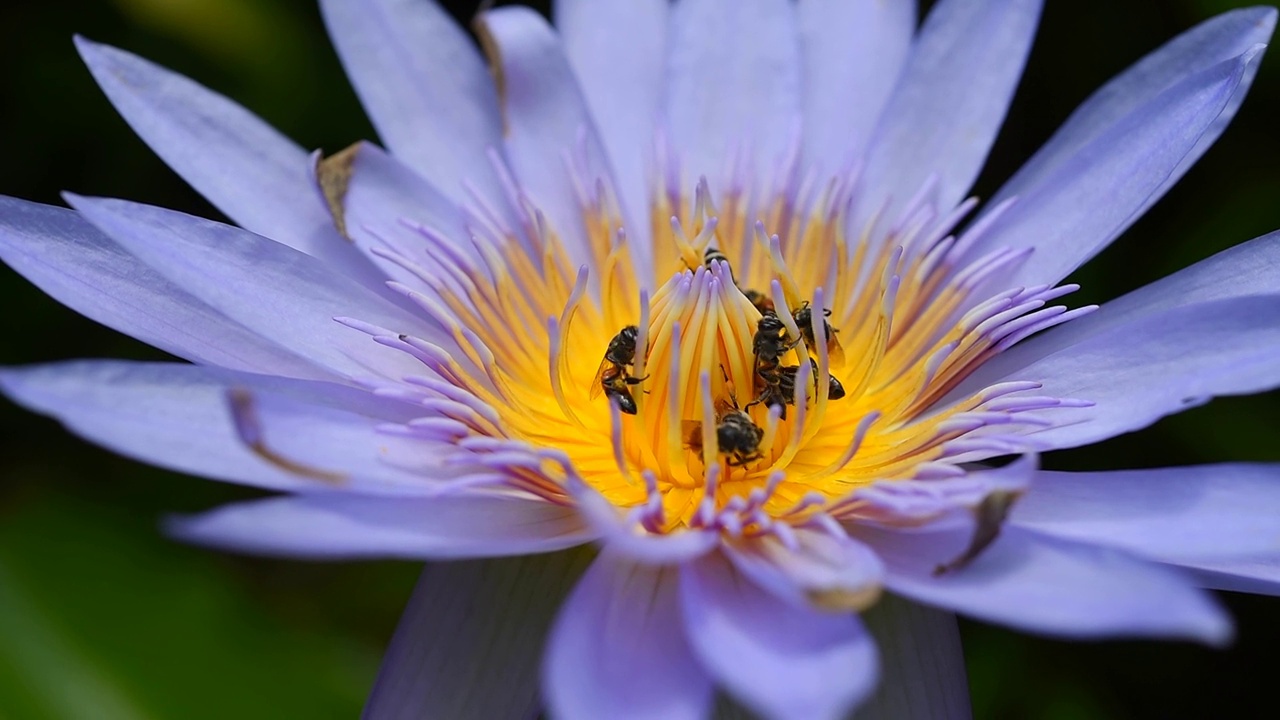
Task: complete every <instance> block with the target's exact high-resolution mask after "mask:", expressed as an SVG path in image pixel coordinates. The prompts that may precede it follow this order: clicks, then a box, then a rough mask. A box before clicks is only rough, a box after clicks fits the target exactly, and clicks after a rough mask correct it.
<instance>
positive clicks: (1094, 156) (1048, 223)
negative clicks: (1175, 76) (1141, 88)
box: [969, 45, 1264, 287]
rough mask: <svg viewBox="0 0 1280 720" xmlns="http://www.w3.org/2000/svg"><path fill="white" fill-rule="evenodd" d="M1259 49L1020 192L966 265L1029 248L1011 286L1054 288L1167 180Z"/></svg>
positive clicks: (1110, 131)
mask: <svg viewBox="0 0 1280 720" xmlns="http://www.w3.org/2000/svg"><path fill="white" fill-rule="evenodd" d="M1263 47H1264V46H1262V45H1254V46H1253V47H1251V48H1249V49H1246V50H1245V51H1244V52H1242V53H1241V54H1239V55H1237V56H1235V57H1232V58H1229V59H1227V60H1224V61H1222V62H1219V63H1217V64H1216V65H1211V66H1209V67H1206V68H1204V69H1202V70H1198V71H1196V72H1193V73H1190V74H1188V75H1186V76H1184V77H1183V78H1181V79H1180V80H1179V81H1178V82H1176V83H1174V84H1173V85H1171V86H1170V87H1168V88H1167V89H1165V90H1164V91H1162V92H1160V93H1159V94H1158V95H1155V96H1154V97H1152V98H1151V99H1150V100H1149V101H1148V102H1146V103H1144V104H1143V105H1141V106H1139V107H1137V108H1134V109H1133V110H1132V111H1130V112H1128V113H1126V114H1125V115H1124V116H1123V117H1121V118H1119V119H1117V120H1116V121H1115V122H1114V123H1112V124H1111V125H1110V126H1109V127H1108V128H1107V129H1106V130H1105V131H1104V132H1100V133H1098V134H1097V136H1096V137H1094V138H1092V139H1091V140H1090V141H1089V142H1087V143H1084V144H1082V146H1081V147H1079V148H1073V149H1072V151H1071V153H1070V156H1069V158H1068V159H1064V160H1063V161H1062V162H1061V164H1060V165H1059V166H1058V167H1057V168H1056V169H1055V170H1053V171H1052V172H1047V173H1046V176H1045V177H1044V178H1043V179H1041V180H1040V181H1039V182H1036V183H1034V184H1032V185H1030V186H1027V187H1025V188H1024V189H1023V193H1022V195H1021V196H1020V197H1019V198H1018V200H1017V202H1016V204H1015V205H1014V206H1013V207H1012V208H1011V209H1010V210H1009V211H1008V212H1005V213H1003V214H1002V215H1000V216H999V217H998V218H997V219H995V221H994V222H993V223H992V224H991V226H990V228H988V230H987V231H986V232H985V233H984V234H983V235H982V237H981V238H980V240H979V241H978V242H976V243H975V244H974V245H973V246H972V248H971V250H970V251H969V252H970V257H977V256H979V255H981V254H983V253H986V252H988V251H990V250H992V249H995V248H1010V249H1013V250H1021V249H1023V248H1029V247H1030V248H1034V252H1032V253H1031V255H1030V257H1029V258H1027V260H1026V261H1025V262H1024V263H1023V264H1022V265H1021V266H1020V267H1019V268H1018V269H1017V270H1016V271H1015V272H1014V273H1012V277H1010V278H1008V280H1007V284H1008V285H1011V286H1015V287H1016V286H1019V285H1028V286H1030V285H1038V284H1040V283H1048V284H1051V285H1052V284H1056V283H1058V282H1059V281H1060V280H1062V278H1064V277H1066V276H1067V275H1068V274H1069V273H1070V272H1071V271H1072V270H1074V269H1076V268H1077V267H1079V266H1080V265H1081V264H1083V263H1084V262H1085V261H1086V260H1088V259H1089V258H1091V257H1093V256H1094V255H1095V254H1096V253H1098V252H1099V251H1101V250H1102V248H1104V247H1106V245H1107V244H1108V243H1110V242H1111V241H1112V240H1113V239H1115V237H1116V236H1117V235H1118V234H1119V233H1120V232H1121V231H1122V230H1123V229H1124V228H1126V227H1128V225H1129V223H1131V222H1132V221H1133V219H1135V218H1136V217H1137V214H1138V213H1139V212H1140V211H1141V210H1143V209H1144V208H1146V207H1147V205H1148V204H1149V202H1150V201H1151V199H1152V197H1153V196H1155V195H1156V194H1157V193H1159V192H1163V189H1164V188H1165V187H1166V182H1167V180H1168V178H1169V177H1170V175H1171V174H1172V173H1174V172H1175V171H1176V170H1179V169H1180V168H1183V165H1184V161H1185V160H1186V158H1188V157H1189V156H1190V155H1191V154H1193V153H1194V152H1197V151H1199V150H1200V146H1201V141H1202V139H1203V138H1204V137H1205V136H1206V133H1210V132H1211V131H1214V129H1215V128H1217V127H1218V126H1219V120H1220V118H1222V115H1223V113H1224V112H1226V111H1227V110H1228V108H1230V107H1233V106H1235V105H1237V104H1238V102H1239V99H1240V98H1241V97H1243V95H1244V92H1245V91H1247V89H1248V85H1247V84H1246V82H1245V80H1246V78H1251V77H1252V76H1253V73H1254V72H1255V71H1256V66H1257V63H1258V62H1259V61H1260V60H1261V58H1262V49H1263Z"/></svg>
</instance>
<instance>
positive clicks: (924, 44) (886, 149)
mask: <svg viewBox="0 0 1280 720" xmlns="http://www.w3.org/2000/svg"><path fill="white" fill-rule="evenodd" d="M1041 4H1042V3H1041V0H979V1H976V2H975V1H973V0H942V1H941V2H939V3H938V4H937V5H935V6H934V8H933V10H932V11H931V12H930V13H929V16H928V17H927V18H925V21H924V25H923V27H922V28H921V30H920V34H919V36H918V37H917V39H916V42H915V46H914V47H913V48H912V49H911V53H910V56H909V57H908V58H907V61H906V65H905V66H904V67H903V69H902V75H901V77H900V78H899V79H898V83H897V88H896V89H895V90H894V92H893V94H892V95H890V97H889V101H888V103H887V105H886V106H885V109H884V112H883V113H882V114H881V116H880V121H879V123H878V124H877V125H876V129H875V131H874V132H873V133H872V135H871V142H870V145H869V147H868V155H867V159H866V169H865V175H864V180H863V181H864V183H865V187H866V188H867V193H866V194H865V195H864V196H863V197H862V199H861V200H860V201H859V202H860V204H861V205H862V207H863V210H862V215H863V216H864V217H866V216H869V215H870V214H871V213H873V212H875V211H876V210H877V209H879V208H880V207H881V205H882V204H884V203H886V202H887V203H888V214H887V215H886V217H888V218H889V219H890V221H896V220H897V212H898V211H900V210H901V209H902V208H903V206H904V205H905V203H907V201H908V200H910V199H911V197H912V196H914V195H915V194H916V193H917V192H918V191H919V190H920V188H922V187H924V185H925V183H926V181H927V180H928V179H929V178H930V177H931V176H935V177H936V180H937V188H936V191H935V193H936V194H935V200H936V203H937V206H938V207H939V208H942V209H943V210H944V211H946V210H950V209H951V208H952V207H954V206H955V205H956V204H957V203H958V202H959V201H960V200H961V198H962V197H963V196H964V193H965V192H967V191H968V189H969V186H970V185H971V184H972V183H973V180H974V178H976V177H977V176H978V171H979V170H981V168H982V164H983V162H985V160H986V157H987V152H988V151H989V150H990V149H991V143H992V142H993V141H994V140H995V136H996V132H997V131H998V130H999V129H1000V124H1001V123H1002V122H1003V121H1004V116H1005V113H1006V112H1008V109H1009V103H1010V101H1011V100H1012V98H1013V92H1014V89H1015V87H1016V86H1017V84H1018V78H1019V77H1021V75H1022V68H1023V65H1024V64H1025V62H1026V58H1027V53H1028V52H1029V50H1030V48H1031V39H1032V36H1033V35H1034V34H1035V29H1036V25H1037V23H1038V21H1039V18H1040V7H1041ZM939 118H946V121H945V122H939Z"/></svg>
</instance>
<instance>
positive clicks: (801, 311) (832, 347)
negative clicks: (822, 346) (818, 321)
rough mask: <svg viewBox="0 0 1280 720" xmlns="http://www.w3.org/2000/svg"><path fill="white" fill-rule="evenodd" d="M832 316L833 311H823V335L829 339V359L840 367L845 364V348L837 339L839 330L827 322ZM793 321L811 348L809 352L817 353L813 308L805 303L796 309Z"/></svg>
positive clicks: (792, 315)
mask: <svg viewBox="0 0 1280 720" xmlns="http://www.w3.org/2000/svg"><path fill="white" fill-rule="evenodd" d="M830 316H831V310H829V309H823V311H822V334H823V335H824V336H826V338H827V357H829V358H830V359H831V362H832V363H834V364H836V365H840V364H843V363H844V348H843V347H842V346H841V345H840V341H839V340H837V339H836V333H837V332H839V330H836V329H835V328H833V327H831V323H829V322H827V318H828V317H830ZM791 317H792V319H794V320H795V321H796V325H797V326H798V327H799V328H800V335H801V336H802V337H803V338H804V342H805V345H806V346H807V347H808V348H809V352H811V353H813V352H816V348H817V347H818V339H817V337H815V336H814V334H813V307H812V306H811V305H809V303H807V302H805V303H803V304H802V305H800V307H799V308H796V311H795V312H794V313H792V314H791Z"/></svg>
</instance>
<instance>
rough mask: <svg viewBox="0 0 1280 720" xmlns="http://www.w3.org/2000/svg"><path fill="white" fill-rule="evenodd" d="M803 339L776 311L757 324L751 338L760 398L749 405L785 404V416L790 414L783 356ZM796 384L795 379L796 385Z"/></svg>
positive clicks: (757, 395)
mask: <svg viewBox="0 0 1280 720" xmlns="http://www.w3.org/2000/svg"><path fill="white" fill-rule="evenodd" d="M798 342H799V340H797V339H794V338H792V337H791V333H790V332H788V331H787V326H786V325H785V324H783V322H782V319H781V318H779V317H778V316H777V315H776V314H774V313H772V312H768V313H765V314H764V315H762V316H761V317H760V322H759V323H757V324H756V334H755V336H754V337H753V338H752V341H751V351H752V353H753V354H754V355H755V385H756V398H755V399H754V400H752V401H751V402H749V403H747V407H748V408H750V407H751V406H752V405H756V404H758V403H764V404H765V406H766V407H767V406H771V405H781V406H782V416H783V417H786V412H787V408H786V404H787V402H788V397H789V396H785V395H784V394H783V393H782V389H781V385H782V382H783V366H782V356H783V355H785V354H786V353H787V351H788V350H790V349H791V348H793V347H795V346H796V345H797V343H798ZM794 385H795V383H794V381H793V382H792V386H793V387H794Z"/></svg>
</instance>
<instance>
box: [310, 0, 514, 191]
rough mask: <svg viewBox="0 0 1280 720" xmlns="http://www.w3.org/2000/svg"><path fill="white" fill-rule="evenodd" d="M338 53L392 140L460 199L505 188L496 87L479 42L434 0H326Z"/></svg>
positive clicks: (400, 155) (427, 175) (399, 154)
mask: <svg viewBox="0 0 1280 720" xmlns="http://www.w3.org/2000/svg"><path fill="white" fill-rule="evenodd" d="M320 10H321V12H322V13H323V15H324V21H325V25H326V26H327V27H328V29H329V35H330V37H331V38H332V39H333V44H334V47H335V48H336V49H337V51H338V57H339V58H340V59H341V60H342V64H343V67H345V68H346V71H347V76H348V77H349V78H350V79H351V84H352V85H353V86H354V87H355V90H356V94H357V95H358V96H359V97H360V101H361V103H363V104H364V107H365V110H366V111H367V112H368V113H369V118H370V119H371V120H372V121H373V125H374V127H375V128H377V130H378V135H379V136H381V137H382V140H383V142H384V143H385V144H386V146H387V147H388V148H390V149H391V151H392V152H393V153H394V154H395V155H396V157H398V158H400V159H402V160H403V161H404V162H406V163H407V164H408V165H409V166H410V167H412V168H413V169H415V170H417V171H418V172H419V173H421V174H422V176H423V177H425V178H427V180H429V181H430V182H431V183H432V184H433V185H435V186H436V187H438V188H440V189H441V190H442V191H443V192H444V193H445V194H446V195H448V196H449V197H450V198H452V199H454V200H456V201H459V202H461V201H464V200H466V199H467V198H468V192H467V186H468V185H470V186H473V187H475V188H476V189H477V191H479V193H480V194H481V195H482V196H483V197H484V198H486V199H487V200H489V201H491V202H501V201H502V199H503V197H504V195H503V193H502V190H501V185H500V183H499V181H498V178H497V176H496V175H495V174H494V172H493V170H492V168H491V166H490V164H489V161H488V158H487V153H488V152H489V150H490V148H497V147H500V146H501V144H502V120H501V115H500V113H499V111H498V96H497V92H496V90H495V89H494V86H493V78H492V76H490V75H489V70H488V68H486V67H485V65H484V62H483V60H482V59H481V57H480V54H479V53H478V52H476V48H475V44H474V43H473V42H472V40H471V38H470V37H468V36H467V33H466V32H465V31H463V29H462V28H460V27H458V26H457V24H456V23H454V22H453V19H452V18H451V17H449V15H448V14H447V13H446V12H445V11H444V9H442V8H441V7H440V6H439V5H438V4H436V3H435V2H430V1H428V0H322V2H321V3H320Z"/></svg>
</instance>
